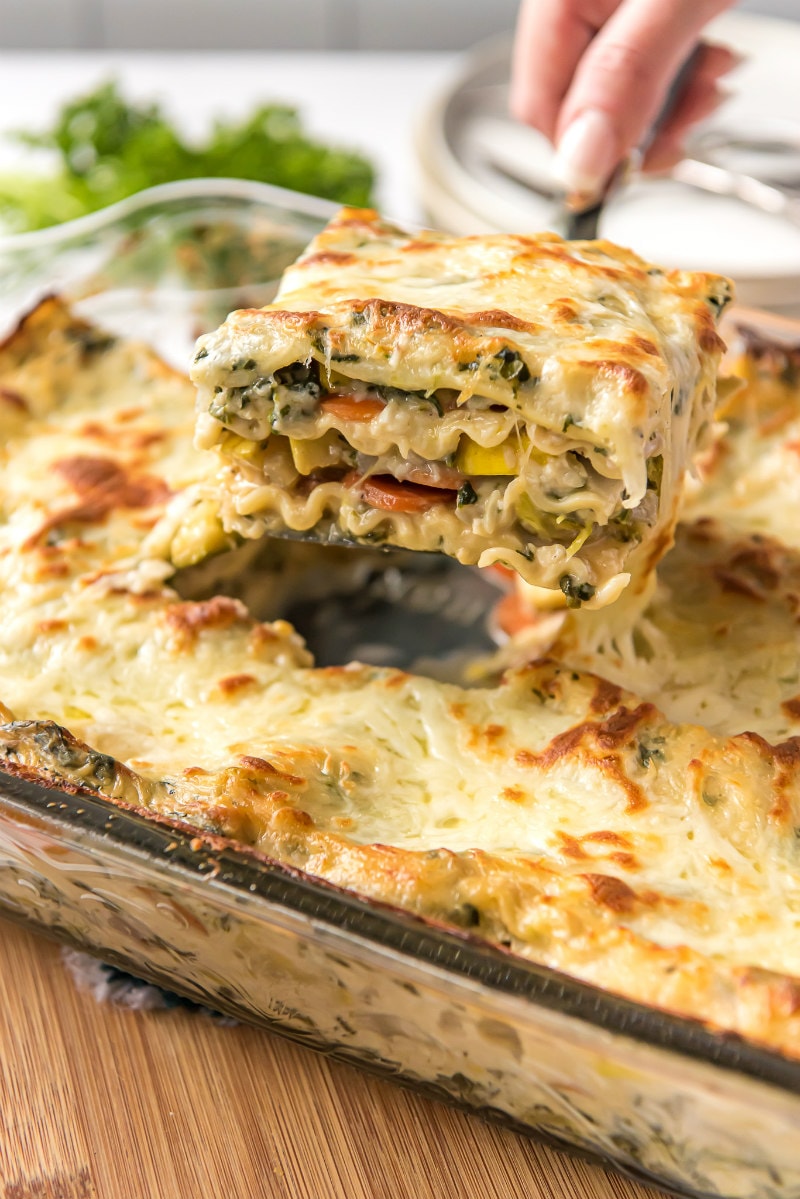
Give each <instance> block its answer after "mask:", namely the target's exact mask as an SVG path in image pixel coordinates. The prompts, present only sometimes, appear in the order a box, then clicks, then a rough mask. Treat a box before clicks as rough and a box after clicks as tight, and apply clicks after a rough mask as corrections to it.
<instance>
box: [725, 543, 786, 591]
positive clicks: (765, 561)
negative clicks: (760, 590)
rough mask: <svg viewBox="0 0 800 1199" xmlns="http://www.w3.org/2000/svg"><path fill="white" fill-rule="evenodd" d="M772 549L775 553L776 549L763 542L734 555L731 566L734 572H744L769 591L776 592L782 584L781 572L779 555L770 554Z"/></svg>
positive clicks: (752, 544)
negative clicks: (777, 560) (778, 560)
mask: <svg viewBox="0 0 800 1199" xmlns="http://www.w3.org/2000/svg"><path fill="white" fill-rule="evenodd" d="M771 548H772V549H773V551H774V548H775V547H770V546H769V545H766V544H764V543H763V542H760V543H755V544H754V543H751V544H750V545H747V546H745V547H744V548H743V549H740V550H738V551H737V552H736V553H735V554H734V555H733V557H732V558H731V559H730V565H731V567H732V568H733V569H734V570H743V571H745V572H746V573H747V574H749V575H752V577H753V579H754V580H755V581H756V582H757V583H759V584H760V585H761V586H762V587H764V588H765V589H766V590H767V591H774V590H775V589H776V588H777V587H778V586H779V584H780V581H781V571H780V567H779V564H778V562H776V561H775V559H776V557H778V555H777V554H776V553H775V552H770V549H771Z"/></svg>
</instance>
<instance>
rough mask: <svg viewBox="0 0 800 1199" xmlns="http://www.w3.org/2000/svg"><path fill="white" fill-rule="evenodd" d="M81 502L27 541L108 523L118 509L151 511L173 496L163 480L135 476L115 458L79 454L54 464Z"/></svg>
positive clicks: (55, 515) (58, 514)
mask: <svg viewBox="0 0 800 1199" xmlns="http://www.w3.org/2000/svg"><path fill="white" fill-rule="evenodd" d="M50 469H52V470H54V471H55V472H56V473H57V474H59V475H60V476H61V477H62V479H64V481H65V482H66V483H67V484H68V486H69V487H71V488H72V490H73V491H74V492H75V493H76V495H78V496H79V497H80V502H79V503H78V504H75V505H73V506H72V507H71V508H64V509H62V511H60V512H55V513H53V514H52V515H51V516H49V517H48V518H47V520H46V521H45V522H44V524H43V525H42V527H41V528H40V529H39V530H38V531H37V532H36V533H34V534H33V535H32V536H31V537H29V538H28V540H27V541H26V542H25V548H30V547H31V546H33V545H36V544H37V543H38V542H39V541H41V540H42V538H43V537H45V536H46V535H47V534H48V533H49V532H50V531H51V529H55V528H57V527H58V526H59V525H63V524H70V523H72V522H78V523H81V524H94V523H95V522H100V521H103V520H105V518H106V517H107V516H108V514H109V513H110V512H112V511H113V510H114V509H115V508H150V507H152V506H153V505H154V504H159V503H163V502H164V501H165V500H166V499H168V498H169V496H170V495H171V494H172V493H171V492H170V489H169V488H168V487H167V485H166V483H165V482H164V480H163V479H158V478H156V477H155V476H154V475H145V474H142V475H133V474H129V472H128V471H127V470H126V469H125V467H124V466H122V465H121V464H120V463H119V462H115V461H114V460H113V459H112V458H93V457H91V456H89V455H83V454H78V455H76V456H75V457H72V458H62V459H61V461H60V462H54V463H52V465H51V468H50Z"/></svg>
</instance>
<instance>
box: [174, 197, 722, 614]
mask: <svg viewBox="0 0 800 1199" xmlns="http://www.w3.org/2000/svg"><path fill="white" fill-rule="evenodd" d="M728 298H729V285H728V284H727V281H725V280H723V279H720V278H719V277H717V276H711V275H698V274H689V273H685V272H670V273H665V272H663V271H661V270H660V269H658V268H656V267H652V266H649V265H648V264H647V263H645V262H643V261H642V260H641V259H639V258H637V257H636V256H635V255H633V254H631V253H630V252H628V251H625V250H621V249H619V248H618V247H616V246H613V245H611V244H610V243H607V242H592V243H589V242H581V243H577V242H574V243H566V242H564V241H562V240H561V239H559V238H557V237H556V236H555V235H543V236H538V237H513V236H510V235H502V236H500V235H498V236H494V237H482V238H449V237H446V236H444V235H442V234H437V233H432V232H423V233H420V234H417V235H414V236H411V235H409V234H407V233H404V232H403V231H402V230H400V229H398V228H396V227H395V226H393V225H390V224H388V223H387V222H385V221H382V220H381V219H380V218H379V217H378V216H377V214H375V213H374V212H371V211H359V210H351V209H345V210H344V211H343V212H342V213H340V214H339V216H338V217H337V218H335V219H334V220H333V221H332V222H331V224H330V225H329V226H328V228H327V229H326V230H324V231H323V233H321V234H320V235H319V237H317V238H316V239H315V240H314V241H313V242H312V243H311V245H310V246H309V247H308V249H307V251H306V252H305V253H304V254H303V255H302V256H301V258H300V259H299V260H298V262H297V263H296V264H295V265H294V266H293V267H290V268H289V269H288V270H287V271H286V272H285V274H284V277H283V281H282V284H281V288H280V290H279V293H278V296H277V298H276V300H275V302H274V303H273V304H272V305H270V306H268V307H267V308H264V309H259V310H253V309H248V310H245V311H242V312H237V313H233V314H232V315H231V316H230V317H229V318H228V320H227V321H226V322H225V323H224V324H223V326H222V327H221V328H220V329H219V330H217V332H216V333H213V334H211V335H209V336H207V337H204V338H201V339H200V341H199V343H198V351H197V357H196V359H195V366H194V370H193V378H194V379H195V381H196V382H197V384H198V387H199V416H198V426H197V444H198V445H199V446H202V447H204V448H210V447H214V446H216V447H217V448H218V449H219V450H220V452H221V453H222V456H223V458H224V459H226V460H227V465H226V467H225V468H224V469H223V470H222V471H221V472H220V474H219V476H218V480H217V486H216V492H217V503H218V505H219V510H220V512H221V515H222V520H223V524H224V525H225V527H226V528H227V529H230V530H233V531H235V532H236V533H237V534H240V535H243V536H260V535H262V534H263V533H264V532H265V531H277V530H279V529H281V528H289V529H294V530H299V529H309V528H312V527H314V528H319V529H320V530H321V531H322V532H323V533H324V534H325V535H326V536H329V537H331V538H332V537H334V536H335V535H336V534H337V533H338V534H339V535H340V536H341V535H344V536H347V537H349V538H355V539H360V538H369V539H380V540H383V541H386V542H388V543H390V544H393V545H401V546H404V547H407V548H412V549H428V550H439V551H442V552H444V553H447V554H450V555H452V556H455V557H457V558H459V560H460V561H463V562H467V563H478V564H480V565H481V566H488V565H491V564H493V563H503V564H505V565H506V566H509V567H511V568H512V569H514V570H515V571H517V572H518V573H519V574H520V576H521V577H522V578H524V579H525V580H526V581H527V582H528V583H530V584H535V585H537V586H540V587H545V588H548V589H551V590H553V591H555V592H556V593H558V591H559V588H560V589H561V590H562V591H563V592H564V595H565V596H566V597H567V599H568V600H570V601H573V602H576V603H581V602H583V601H584V600H589V601H591V602H590V605H589V606H591V607H599V606H601V605H602V604H603V603H607V602H609V601H610V600H612V599H614V598H616V596H617V595H618V594H619V591H620V590H621V588H622V587H624V586H625V585H626V583H627V582H628V580H629V576H630V574H631V573H641V574H646V573H647V571H649V569H650V568H651V567H652V564H653V563H654V561H655V560H657V558H658V557H659V556H660V555H661V553H663V551H664V549H665V548H666V547H667V546H668V545H669V541H670V534H671V530H672V527H673V525H674V521H675V513H676V502H675V501H676V495H677V492H678V490H679V488H680V485H681V481H682V478H683V473H684V467H685V464H686V462H687V459H688V457H689V456H690V455H691V453H692V452H693V451H694V449H695V447H696V446H697V444H698V442H699V441H702V439H703V437H704V436H705V433H706V431H707V426H708V420H709V416H710V413H711V409H712V406H713V400H714V393H715V387H716V373H717V365H718V361H719V355H720V351H721V348H722V346H721V342H720V340H719V338H718V336H717V334H716V332H715V320H716V317H717V316H718V315H719V312H720V310H721V309H722V307H724V305H725V303H726V302H727V299H728ZM309 367H313V368H314V370H315V371H316V370H318V371H319V372H320V377H321V382H322V386H323V388H324V391H323V395H324V394H326V393H327V394H330V393H331V392H332V393H333V394H340V393H342V392H349V393H354V394H355V395H356V397H360V396H361V395H363V393H364V389H365V388H366V389H367V391H369V390H370V389H372V392H373V393H374V392H375V389H377V390H378V392H381V391H382V392H384V393H385V392H386V390H387V389H388V390H389V392H390V393H391V395H390V398H389V399H388V402H386V404H385V408H384V409H383V411H381V412H380V413H379V414H376V415H375V416H374V417H373V418H371V419H368V420H366V419H364V418H363V415H362V416H361V417H359V418H356V419H351V417H350V416H348V414H347V413H346V412H345V413H341V412H340V413H331V411H330V410H328V409H326V404H325V403H324V402H323V403H321V404H319V402H318V401H319V391H320V387H319V383H318V382H317V381H316V379H314V378H312V380H311V382H309V381H308V380H307V379H306V378H305V376H304V374H303V372H305V374H306V375H307V374H308V369H309ZM287 372H288V375H287ZM315 389H316V391H315ZM398 395H400V397H401V398H396V397H397V396H398ZM442 400H444V404H442V402H441V401H442ZM431 401H433V402H434V404H435V406H436V407H438V408H439V409H443V410H442V411H441V412H440V413H439V414H438V415H437V413H436V410H435V407H434V404H432V403H431ZM373 403H374V401H373ZM331 430H335V431H336V432H338V433H339V434H340V435H341V437H342V439H343V441H344V442H345V443H346V446H347V447H349V448H350V449H351V450H355V451H357V452H358V454H360V455H364V454H366V455H371V456H372V457H373V458H380V457H381V456H385V455H391V454H396V455H399V456H400V457H401V458H403V459H406V458H408V457H409V455H415V456H417V457H420V458H422V459H426V460H427V461H436V462H441V461H442V459H444V458H446V457H447V456H449V455H455V456H456V463H457V464H458V459H459V457H460V456H463V458H464V461H465V462H466V461H467V460H468V458H469V454H468V453H466V452H465V446H467V448H468V445H467V443H468V442H471V443H473V444H474V445H475V446H479V447H483V448H490V447H495V446H498V445H500V444H501V442H502V441H503V440H504V439H508V438H509V437H511V438H512V439H516V440H517V441H518V442H519V443H520V444H521V443H522V442H525V444H527V445H532V446H534V447H538V450H539V453H538V455H534V459H533V461H532V460H531V457H530V454H529V455H528V456H527V457H526V458H525V463H524V468H523V467H522V466H521V465H519V464H518V465H517V466H516V467H514V468H512V470H511V472H510V473H511V474H512V475H513V476H514V477H515V482H519V484H520V485H519V486H516V487H515V486H514V485H513V484H509V485H506V483H505V481H504V482H503V485H502V486H500V485H499V481H498V480H494V481H493V483H492V484H491V486H489V485H487V486H486V487H485V488H484V489H483V490H481V487H477V488H476V487H475V486H473V485H474V484H475V483H476V477H477V479H480V478H481V477H482V474H483V473H485V474H487V475H489V476H491V475H492V473H493V471H492V469H491V468H489V469H487V470H486V471H485V472H482V470H481V468H480V462H479V459H478V460H477V462H474V463H473V466H472V468H471V469H470V468H469V467H467V466H465V467H464V469H463V471H462V474H463V477H464V479H465V480H467V479H468V482H469V488H470V490H469V491H468V492H467V493H466V494H467V495H468V496H469V497H470V498H469V501H468V503H464V502H457V501H456V499H455V496H454V495H451V496H450V497H449V498H448V499H447V500H445V498H443V497H440V499H439V502H435V501H434V500H432V501H431V503H430V506H429V507H427V508H426V509H425V512H424V516H423V517H422V518H420V517H419V516H417V515H416V514H414V513H413V512H412V510H411V509H408V511H409V512H411V515H410V516H409V517H406V518H401V517H398V515H397V512H398V511H402V509H401V508H400V507H399V505H398V504H390V503H387V502H382V501H381V499H380V497H378V498H376V493H375V492H374V489H373V490H372V491H370V489H369V487H363V486H361V479H363V478H369V476H370V472H371V471H373V470H374V467H373V465H372V464H369V463H368V464H364V465H363V466H359V468H358V470H357V472H356V473H357V474H358V475H359V478H358V479H355V480H354V479H351V478H349V477H348V478H345V479H342V478H341V477H338V478H336V479H335V480H331V479H329V478H325V479H320V480H314V482H315V483H316V484H317V485H316V486H315V491H316V492H318V493H319V494H316V495H315V496H314V499H313V502H309V497H308V494H307V490H308V489H307V486H306V484H305V482H304V481H303V480H301V481H300V489H299V491H298V479H297V474H295V475H294V476H292V475H288V476H287V475H286V473H285V472H282V471H280V470H277V471H276V469H275V466H276V463H275V458H274V456H273V455H271V454H268V453H265V454H264V455H263V456H261V457H260V458H258V459H257V457H256V455H254V454H252V453H247V454H246V455H244V457H246V459H247V461H246V462H243V461H242V457H243V456H242V455H240V454H237V452H236V451H235V450H231V446H230V437H229V434H230V433H234V434H236V437H235V438H234V441H235V442H236V441H238V440H239V439H245V441H246V440H248V439H252V440H256V441H258V442H262V443H263V442H264V440H265V439H266V438H268V437H273V438H274V436H275V433H276V431H277V433H278V434H279V435H280V434H284V433H288V434H289V435H290V436H291V437H292V438H293V439H297V440H299V441H300V442H303V441H305V440H310V441H313V442H315V443H318V442H320V441H321V439H322V438H324V437H325V435H326V434H328V433H330V431H331ZM473 457H474V456H473ZM656 457H658V459H659V467H658V476H659V478H658V484H657V486H655V488H654V489H655V493H656V496H655V499H656V502H653V503H648V504H647V505H645V506H644V507H643V504H644V502H645V500H647V499H648V498H649V497H648V487H649V485H652V471H649V470H648V461H649V460H652V459H654V458H656ZM448 464H449V465H452V463H449V460H448ZM301 473H302V472H301ZM500 473H504V472H500ZM576 473H577V474H578V475H580V478H578V479H577V480H576V481H574V482H572V484H571V485H566V486H565V480H567V479H569V478H570V476H571V475H576ZM342 474H344V471H342ZM517 475H519V476H520V478H519V479H516V476H517ZM648 475H650V480H649V479H648ZM523 476H524V482H522V477H523ZM399 477H401V478H402V477H404V476H402V475H401V476H399ZM609 484H613V486H609ZM473 496H474V497H475V499H474V500H473V498H472V497H473ZM524 501H526V502H527V509H526V507H525V503H524ZM473 503H477V507H476V508H475V509H474V510H472V509H471V505H472V504H473ZM565 508H566V510H568V511H571V512H574V513H576V514H579V516H580V521H581V526H582V529H583V535H582V537H581V539H580V541H578V540H577V539H576V530H575V529H574V528H573V529H572V531H571V532H570V530H569V529H568V528H567V529H562V528H561V526H560V523H559V517H562V518H563V512H564V510H565ZM526 511H527V512H529V513H530V512H531V511H532V512H533V516H532V517H531V516H528V517H526V516H525V513H526ZM631 513H633V517H634V519H633V520H632V521H630V522H628V523H626V524H624V527H623V522H624V521H626V518H627V517H628V516H629V515H630V514H631ZM548 518H554V519H548ZM562 602H564V600H563V597H562Z"/></svg>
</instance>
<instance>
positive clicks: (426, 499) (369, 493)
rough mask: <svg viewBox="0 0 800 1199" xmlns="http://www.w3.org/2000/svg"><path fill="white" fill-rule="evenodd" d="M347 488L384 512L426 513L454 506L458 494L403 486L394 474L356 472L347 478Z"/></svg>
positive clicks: (439, 489) (437, 489) (436, 489)
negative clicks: (351, 488) (429, 510)
mask: <svg viewBox="0 0 800 1199" xmlns="http://www.w3.org/2000/svg"><path fill="white" fill-rule="evenodd" d="M344 485H345V487H353V488H357V489H358V490H359V491H360V492H361V495H362V498H363V499H365V500H366V502H367V503H368V504H369V505H370V507H372V508H380V509H381V511H383V512H427V510H428V509H429V508H433V507H434V505H436V504H448V503H449V504H455V502H456V493H455V491H444V490H443V489H442V488H441V487H422V486H421V485H420V484H419V483H401V482H400V480H399V479H395V478H393V477H392V476H391V475H371V476H370V477H369V478H366V479H364V478H361V477H360V476H359V475H357V474H356V473H355V472H353V473H352V474H349V475H348V476H347V477H346V478H345V479H344Z"/></svg>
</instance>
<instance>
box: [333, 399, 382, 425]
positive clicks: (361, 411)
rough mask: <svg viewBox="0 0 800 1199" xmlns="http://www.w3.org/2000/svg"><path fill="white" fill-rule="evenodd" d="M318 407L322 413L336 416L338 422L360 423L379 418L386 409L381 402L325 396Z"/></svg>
mask: <svg viewBox="0 0 800 1199" xmlns="http://www.w3.org/2000/svg"><path fill="white" fill-rule="evenodd" d="M319 406H320V408H321V409H322V411H323V412H329V413H330V414H331V416H338V417H339V420H355V421H361V422H364V421H368V420H372V418H373V417H375V416H380V414H381V413H382V412H383V410H384V408H385V407H386V405H385V404H384V403H383V401H382V400H370V399H364V400H360V399H358V398H357V397H356V396H326V397H325V399H324V400H321V401H320V405H319Z"/></svg>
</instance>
